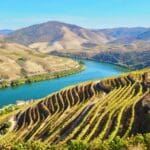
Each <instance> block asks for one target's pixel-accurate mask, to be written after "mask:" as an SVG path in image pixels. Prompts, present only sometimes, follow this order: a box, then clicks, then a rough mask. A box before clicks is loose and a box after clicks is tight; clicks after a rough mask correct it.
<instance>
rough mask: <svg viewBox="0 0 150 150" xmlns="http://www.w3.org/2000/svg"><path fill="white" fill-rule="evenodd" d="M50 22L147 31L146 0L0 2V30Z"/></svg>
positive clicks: (149, 0)
mask: <svg viewBox="0 0 150 150" xmlns="http://www.w3.org/2000/svg"><path fill="white" fill-rule="evenodd" d="M51 20H55V21H60V22H66V23H71V24H76V25H79V26H82V27H86V28H113V27H139V26H143V27H150V0H0V29H19V28H23V27H26V26H30V25H33V24H38V23H43V22H47V21H51Z"/></svg>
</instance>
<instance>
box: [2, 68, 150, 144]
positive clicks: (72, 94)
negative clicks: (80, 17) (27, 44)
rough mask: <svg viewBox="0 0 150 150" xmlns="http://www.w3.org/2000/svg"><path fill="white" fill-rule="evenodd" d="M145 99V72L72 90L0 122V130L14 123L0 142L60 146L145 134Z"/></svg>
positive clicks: (149, 85)
mask: <svg viewBox="0 0 150 150" xmlns="http://www.w3.org/2000/svg"><path fill="white" fill-rule="evenodd" d="M149 98H150V70H143V71H138V72H133V73H130V74H126V75H122V76H119V77H116V78H108V79H104V80H97V81H90V82H86V83H83V84H79V85H75V86H72V87H69V88H66V89H63V90H61V91H60V92H57V93H54V94H52V95H50V96H48V97H46V98H44V99H42V100H39V101H36V102H34V103H33V104H32V103H31V104H30V106H26V108H24V109H23V108H22V109H20V110H18V111H17V112H14V113H13V115H12V114H10V115H8V114H7V117H4V116H3V117H2V119H1V117H0V124H1V125H2V124H3V123H4V122H6V121H10V122H12V121H11V118H12V117H13V119H14V121H13V126H12V127H11V128H10V129H9V130H8V132H7V133H6V134H5V135H4V136H2V138H0V142H1V143H3V142H6V141H7V142H9V143H13V142H14V141H17V140H20V139H22V140H25V141H29V140H30V141H32V140H34V141H35V140H40V141H42V142H43V143H46V144H60V145H61V146H63V144H66V143H69V142H70V141H71V140H73V139H76V140H81V141H84V142H87V143H90V142H93V141H97V142H100V141H101V140H103V141H104V140H109V141H112V140H113V139H114V138H115V137H116V136H120V137H121V138H124V139H126V138H127V137H130V136H131V135H137V134H138V133H142V134H143V133H150V128H149V127H150V126H149V124H150V119H149V111H150V99H149ZM58 118H59V119H58ZM9 119H10V120H9ZM1 130H2V129H1ZM10 135H11V136H10Z"/></svg>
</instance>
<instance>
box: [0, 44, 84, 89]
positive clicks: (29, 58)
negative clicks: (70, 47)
mask: <svg viewBox="0 0 150 150" xmlns="http://www.w3.org/2000/svg"><path fill="white" fill-rule="evenodd" d="M79 68H80V65H79V63H78V62H76V61H73V60H72V59H67V58H62V57H57V56H51V55H49V56H48V55H46V54H42V53H40V52H37V51H35V50H32V49H30V48H28V47H25V46H23V45H19V44H16V43H7V42H4V41H3V42H0V86H2V85H3V83H4V82H7V81H8V82H12V81H14V80H22V79H24V80H25V79H29V78H31V79H32V77H35V78H36V77H37V78H38V77H40V76H41V78H42V75H45V79H46V78H48V77H49V78H50V77H54V76H56V75H57V76H61V74H62V75H63V74H64V75H65V74H67V73H71V72H73V71H77V70H78V71H79V70H80V69H81V68H80V69H79Z"/></svg>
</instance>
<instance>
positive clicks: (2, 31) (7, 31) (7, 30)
mask: <svg viewBox="0 0 150 150" xmlns="http://www.w3.org/2000/svg"><path fill="white" fill-rule="evenodd" d="M12 32H13V30H9V29H5V30H0V35H7V34H9V33H12Z"/></svg>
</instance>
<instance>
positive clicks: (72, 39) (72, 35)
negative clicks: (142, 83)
mask: <svg viewBox="0 0 150 150" xmlns="http://www.w3.org/2000/svg"><path fill="white" fill-rule="evenodd" d="M5 40H7V41H12V42H16V43H19V44H23V45H26V46H28V47H30V48H32V49H35V50H36V51H40V52H42V53H49V54H55V55H63V56H64V55H65V56H66V55H71V56H80V57H84V58H90V59H91V58H92V59H93V58H94V59H96V60H98V61H104V62H110V63H114V62H115V63H117V64H119V65H125V66H127V67H128V66H129V62H130V64H131V65H130V66H129V67H130V68H131V69H142V68H144V67H147V66H150V62H149V58H148V57H149V56H150V34H149V28H143V27H135V28H112V29H97V30H93V29H86V28H82V27H79V26H76V25H72V24H66V23H62V22H57V21H49V22H46V23H42V24H37V25H33V26H30V27H26V28H23V29H19V30H16V31H14V32H12V33H10V34H8V35H7V36H6V37H5ZM108 53H109V56H108V57H103V56H104V55H107V54H108ZM116 53H117V55H116ZM145 53H146V54H147V57H145V55H144V54H145ZM131 55H134V58H133V57H129V58H128V59H124V58H127V56H131ZM118 56H120V57H119V58H118ZM139 57H140V58H139ZM147 58H148V59H147ZM135 60H138V62H139V60H140V62H141V63H142V64H141V65H140V64H137V63H138V62H137V61H135Z"/></svg>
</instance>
